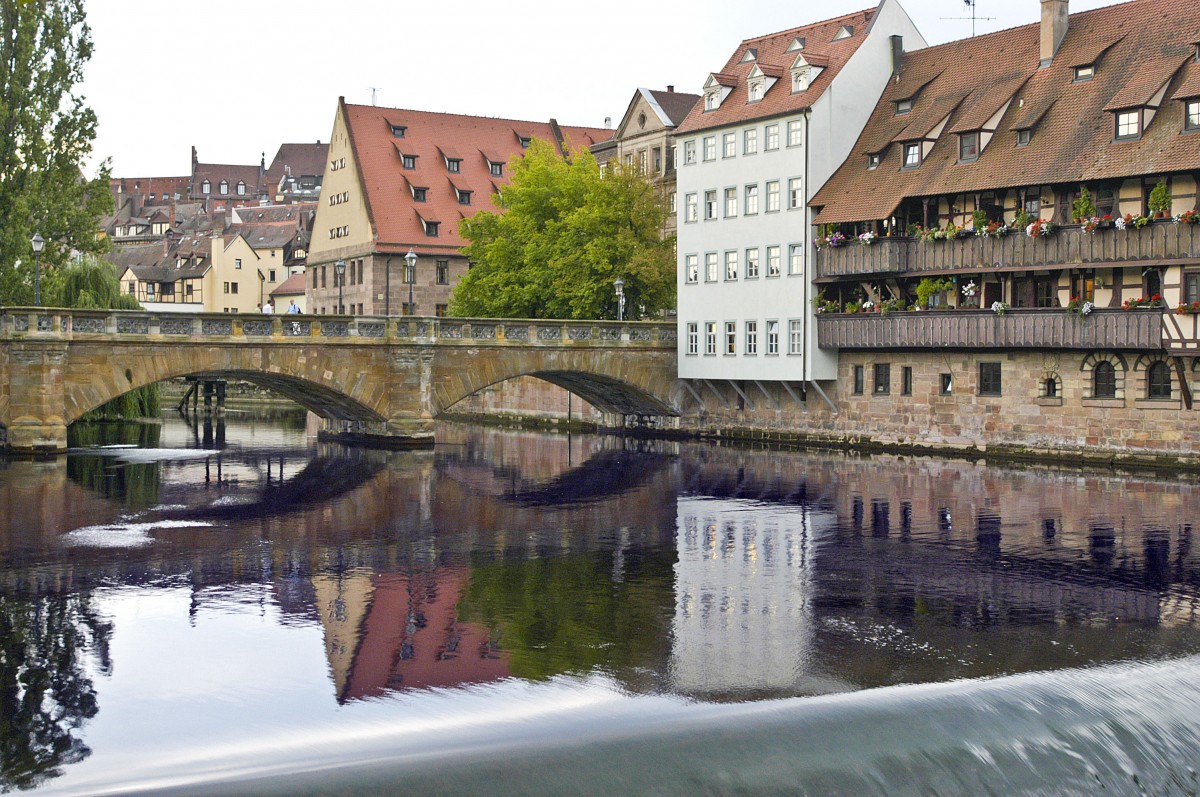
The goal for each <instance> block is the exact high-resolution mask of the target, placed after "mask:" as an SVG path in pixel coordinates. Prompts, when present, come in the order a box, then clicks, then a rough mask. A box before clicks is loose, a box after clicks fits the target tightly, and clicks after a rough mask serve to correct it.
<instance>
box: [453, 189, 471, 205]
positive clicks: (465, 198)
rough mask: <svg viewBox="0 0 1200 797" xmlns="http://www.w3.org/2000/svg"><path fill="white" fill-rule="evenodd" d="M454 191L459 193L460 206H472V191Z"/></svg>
mask: <svg viewBox="0 0 1200 797" xmlns="http://www.w3.org/2000/svg"><path fill="white" fill-rule="evenodd" d="M454 190H455V191H456V192H457V193H458V204H460V205H469V204H471V192H470V191H463V190H462V189H461V188H456V189H454Z"/></svg>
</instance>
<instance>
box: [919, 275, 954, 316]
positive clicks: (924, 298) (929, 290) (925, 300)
mask: <svg viewBox="0 0 1200 797" xmlns="http://www.w3.org/2000/svg"><path fill="white" fill-rule="evenodd" d="M953 288H954V283H953V282H951V281H950V280H948V279H946V278H945V277H943V278H942V279H933V278H932V277H925V278H924V279H922V280H921V281H920V282H918V283H917V306H918V307H919V308H921V309H922V310H924V309H926V308H928V307H929V300H930V299H932V298H933V297H934V296H935V295H936V294H939V293H945V292H946V291H949V290H953Z"/></svg>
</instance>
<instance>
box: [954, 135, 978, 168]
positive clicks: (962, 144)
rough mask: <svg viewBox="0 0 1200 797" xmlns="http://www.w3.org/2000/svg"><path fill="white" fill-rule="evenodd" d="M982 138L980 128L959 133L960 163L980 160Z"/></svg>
mask: <svg viewBox="0 0 1200 797" xmlns="http://www.w3.org/2000/svg"><path fill="white" fill-rule="evenodd" d="M980 138H981V136H980V135H979V131H978V130H968V131H966V132H963V133H959V134H958V162H959V163H974V162H975V161H977V160H979V143H980Z"/></svg>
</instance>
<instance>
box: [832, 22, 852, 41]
mask: <svg viewBox="0 0 1200 797" xmlns="http://www.w3.org/2000/svg"><path fill="white" fill-rule="evenodd" d="M853 35H854V26H853V25H842V26H841V27H840V28H838V32H837V33H836V34H834V36H833V40H834V41H835V42H836V41H841V40H842V39H849V38H850V37H851V36H853Z"/></svg>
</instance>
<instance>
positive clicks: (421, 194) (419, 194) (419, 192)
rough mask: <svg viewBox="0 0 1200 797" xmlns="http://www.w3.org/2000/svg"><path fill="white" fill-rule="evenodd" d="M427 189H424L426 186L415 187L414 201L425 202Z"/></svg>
mask: <svg viewBox="0 0 1200 797" xmlns="http://www.w3.org/2000/svg"><path fill="white" fill-rule="evenodd" d="M425 190H426V189H424V188H416V187H414V188H413V190H412V195H413V201H414V202H424V201H425Z"/></svg>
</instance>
